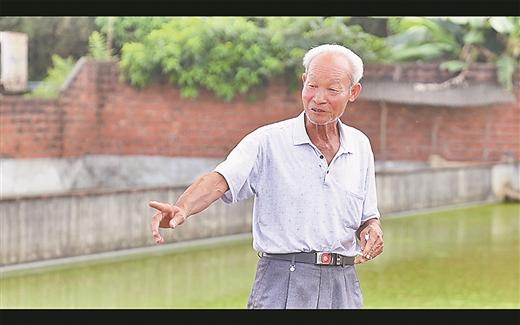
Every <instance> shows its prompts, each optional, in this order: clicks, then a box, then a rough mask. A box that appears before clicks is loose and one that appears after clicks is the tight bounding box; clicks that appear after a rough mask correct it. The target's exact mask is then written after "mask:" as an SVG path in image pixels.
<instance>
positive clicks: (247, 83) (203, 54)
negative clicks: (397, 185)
mask: <svg viewBox="0 0 520 325" xmlns="http://www.w3.org/2000/svg"><path fill="white" fill-rule="evenodd" d="M344 20H345V19H338V18H284V17H276V18H274V17H268V18H255V19H249V18H244V17H208V18H202V17H190V18H177V19H171V20H169V21H168V22H166V23H164V24H163V25H162V27H161V28H159V29H156V30H153V31H151V32H150V33H149V34H147V35H146V36H144V37H143V38H142V39H140V40H137V39H136V41H133V42H129V43H125V44H124V45H123V47H122V49H121V69H122V70H123V72H124V73H125V75H126V77H127V78H128V80H129V81H130V82H131V83H132V84H134V85H136V86H138V87H144V86H146V85H148V84H149V83H150V82H152V80H153V79H154V78H156V77H158V76H160V75H164V76H167V78H168V80H169V81H170V82H171V83H172V84H175V85H178V86H180V88H181V94H182V96H185V97H195V96H197V95H198V93H199V90H200V89H201V88H205V89H208V90H210V91H213V92H214V93H215V94H216V95H217V96H220V97H222V98H224V99H226V100H231V99H233V98H234V97H235V96H236V95H237V94H240V93H245V92H247V91H248V90H249V89H251V88H252V87H254V86H257V85H260V84H262V83H263V82H265V81H266V80H268V79H270V78H272V77H273V76H276V75H280V74H282V73H287V74H288V75H289V76H290V77H291V79H292V81H293V83H294V81H295V80H298V79H299V78H300V75H301V72H302V67H301V59H302V58H303V55H304V53H305V51H306V50H307V49H308V48H310V47H312V46H316V45H319V44H320V43H323V42H331V43H340V44H344V45H347V46H349V47H350V48H352V49H353V50H354V51H357V52H358V53H359V54H360V55H362V56H363V57H365V59H366V61H375V60H377V59H382V58H384V55H383V53H384V50H385V47H384V41H383V40H382V39H381V38H379V37H377V36H374V35H370V34H367V33H364V32H363V31H362V29H361V28H360V27H359V26H347V25H345V23H344ZM136 29H138V28H136Z"/></svg>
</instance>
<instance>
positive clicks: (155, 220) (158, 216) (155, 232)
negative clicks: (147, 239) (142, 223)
mask: <svg viewBox="0 0 520 325" xmlns="http://www.w3.org/2000/svg"><path fill="white" fill-rule="evenodd" d="M162 218H163V216H162V213H161V212H157V213H155V214H154V215H153V216H152V222H151V226H152V237H153V239H154V240H155V242H156V243H157V244H160V243H162V242H164V239H163V238H162V236H161V233H160V232H159V224H160V223H161V220H162Z"/></svg>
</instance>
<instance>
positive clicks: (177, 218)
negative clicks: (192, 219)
mask: <svg viewBox="0 0 520 325" xmlns="http://www.w3.org/2000/svg"><path fill="white" fill-rule="evenodd" d="M173 213H174V214H173V217H172V218H171V220H170V223H169V224H170V228H175V227H177V226H178V225H181V224H183V223H184V221H186V218H185V217H184V214H182V213H179V210H176V209H174V211H173Z"/></svg>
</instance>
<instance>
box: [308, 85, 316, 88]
mask: <svg viewBox="0 0 520 325" xmlns="http://www.w3.org/2000/svg"><path fill="white" fill-rule="evenodd" d="M309 87H310V88H317V86H316V85H309Z"/></svg>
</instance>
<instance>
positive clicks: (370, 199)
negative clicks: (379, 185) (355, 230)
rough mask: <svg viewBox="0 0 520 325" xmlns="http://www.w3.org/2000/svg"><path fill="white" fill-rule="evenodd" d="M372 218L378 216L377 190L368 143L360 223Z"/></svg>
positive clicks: (372, 156) (370, 149)
mask: <svg viewBox="0 0 520 325" xmlns="http://www.w3.org/2000/svg"><path fill="white" fill-rule="evenodd" d="M373 218H380V214H379V210H378V209H377V192H376V175H375V167H374V153H373V152H372V148H371V147H370V142H369V143H368V166H367V174H366V178H365V200H364V202H363V214H362V216H361V224H363V223H364V222H365V221H367V220H369V219H373Z"/></svg>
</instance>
